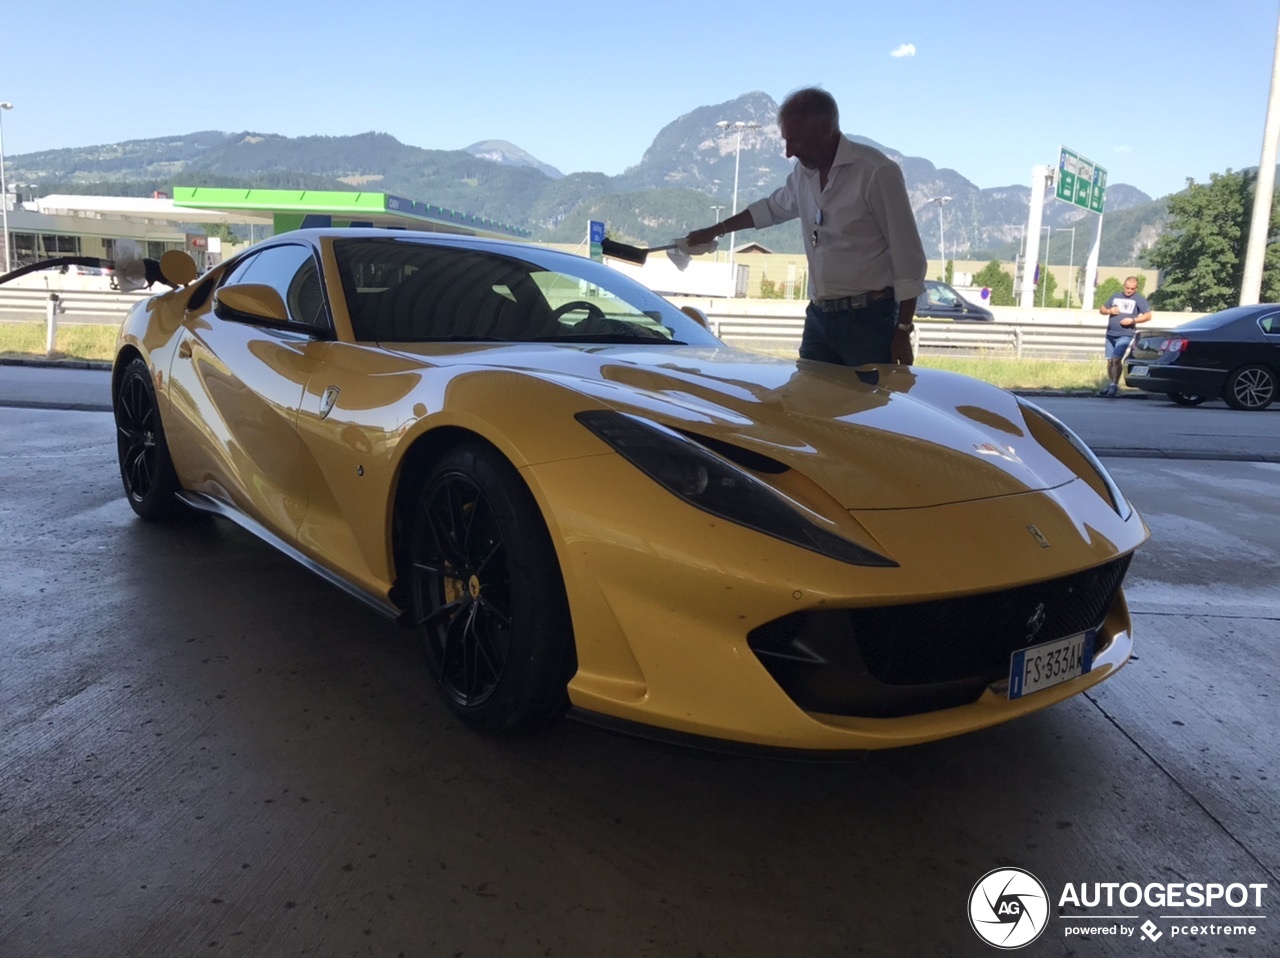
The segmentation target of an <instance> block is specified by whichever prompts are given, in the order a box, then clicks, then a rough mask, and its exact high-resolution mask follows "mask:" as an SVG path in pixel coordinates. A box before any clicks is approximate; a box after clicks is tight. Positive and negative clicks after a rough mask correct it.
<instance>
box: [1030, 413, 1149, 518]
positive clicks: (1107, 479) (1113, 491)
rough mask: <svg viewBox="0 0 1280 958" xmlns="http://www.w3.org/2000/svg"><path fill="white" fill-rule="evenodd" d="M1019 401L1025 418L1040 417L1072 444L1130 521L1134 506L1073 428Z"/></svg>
mask: <svg viewBox="0 0 1280 958" xmlns="http://www.w3.org/2000/svg"><path fill="white" fill-rule="evenodd" d="M1017 400H1018V405H1020V406H1021V407H1022V408H1023V410H1024V413H1023V414H1024V416H1025V415H1026V414H1027V413H1030V414H1031V415H1033V416H1036V417H1038V418H1039V419H1040V420H1041V421H1043V422H1045V423H1047V424H1048V425H1050V426H1052V427H1053V428H1054V429H1055V430H1057V431H1058V432H1059V433H1060V434H1061V435H1062V437H1063V438H1064V439H1066V440H1067V442H1069V443H1070V444H1071V448H1073V449H1074V450H1075V451H1076V452H1078V453H1079V454H1080V456H1081V457H1082V458H1083V459H1084V460H1085V462H1087V463H1088V464H1089V465H1090V466H1091V467H1092V468H1093V470H1094V471H1095V472H1097V474H1098V478H1099V479H1101V480H1102V485H1103V487H1104V488H1105V489H1106V494H1107V498H1108V499H1110V500H1111V507H1112V508H1113V509H1115V511H1116V514H1117V515H1119V516H1120V518H1121V519H1124V520H1126V521H1128V519H1129V517H1130V516H1131V515H1133V506H1131V505H1130V504H1129V500H1128V499H1126V498H1125V495H1124V493H1123V492H1121V491H1120V487H1119V486H1117V485H1116V481H1115V480H1114V479H1112V478H1111V473H1109V472H1107V467H1106V466H1104V465H1103V464H1102V462H1101V460H1099V459H1098V457H1097V456H1095V455H1094V454H1093V450H1092V449H1090V448H1089V447H1088V446H1087V445H1085V442H1084V440H1083V439H1081V438H1080V437H1079V436H1077V435H1076V434H1075V433H1074V432H1073V431H1072V430H1071V428H1070V427H1069V426H1068V425H1067V424H1066V423H1064V422H1063V421H1062V420H1060V419H1059V418H1058V417H1057V416H1054V415H1053V414H1051V413H1049V412H1046V411H1045V410H1044V409H1041V408H1040V407H1039V406H1037V405H1036V404H1035V403H1033V402H1030V401H1028V400H1026V399H1023V398H1022V397H1021V396H1018V397H1017ZM1027 425H1028V426H1030V425H1031V423H1030V422H1028V423H1027ZM1033 434H1034V431H1033Z"/></svg>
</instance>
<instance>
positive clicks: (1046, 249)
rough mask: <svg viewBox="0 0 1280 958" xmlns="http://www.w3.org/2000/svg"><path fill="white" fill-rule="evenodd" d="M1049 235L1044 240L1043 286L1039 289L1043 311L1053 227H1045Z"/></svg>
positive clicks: (1046, 291) (1047, 288)
mask: <svg viewBox="0 0 1280 958" xmlns="http://www.w3.org/2000/svg"><path fill="white" fill-rule="evenodd" d="M1044 229H1046V230H1048V231H1049V235H1048V236H1046V237H1045V240H1044V284H1043V285H1042V286H1041V287H1040V308H1041V309H1044V298H1045V295H1046V294H1047V293H1048V292H1049V244H1050V243H1052V242H1053V227H1052V226H1046V227H1044Z"/></svg>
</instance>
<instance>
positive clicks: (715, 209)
mask: <svg viewBox="0 0 1280 958" xmlns="http://www.w3.org/2000/svg"><path fill="white" fill-rule="evenodd" d="M716 182H717V183H719V182H720V181H719V180H716ZM722 209H724V204H723V203H713V204H712V205H711V215H712V216H714V217H715V219H714V220H712V222H714V223H719V222H720V211H721V210H722ZM716 262H717V263H718V262H720V254H719V253H716Z"/></svg>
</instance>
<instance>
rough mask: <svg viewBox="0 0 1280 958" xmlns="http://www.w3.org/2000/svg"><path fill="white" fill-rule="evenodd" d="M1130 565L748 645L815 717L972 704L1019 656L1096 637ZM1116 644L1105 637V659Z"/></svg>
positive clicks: (769, 632) (822, 620)
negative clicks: (1070, 639)
mask: <svg viewBox="0 0 1280 958" xmlns="http://www.w3.org/2000/svg"><path fill="white" fill-rule="evenodd" d="M1129 559H1130V556H1127V555H1126V556H1121V557H1120V558H1118V559H1115V560H1113V561H1112V562H1108V563H1107V564H1105V565H1101V566H1096V567H1094V568H1092V569H1086V570H1085V571H1083V572H1077V573H1074V574H1072V575H1069V576H1064V577H1062V578H1059V579H1052V580H1050V581H1047V582H1037V583H1034V584H1032V585H1025V586H1019V587H1017V588H1014V589H1006V590H1002V591H999V592H985V593H981V594H979V595H969V596H961V597H959V598H954V599H940V600H935V601H930V602H913V603H907V604H903V605H886V606H875V607H871V608H861V609H840V610H831V611H813V612H796V613H792V614H791V615H787V616H784V617H782V618H780V619H776V620H774V621H772V622H767V623H765V624H764V625H761V626H760V627H758V628H756V629H753V630H752V631H751V632H750V633H749V634H748V636H747V641H748V644H749V645H750V647H751V649H752V650H753V651H754V652H755V653H756V656H757V657H758V658H759V659H760V662H761V663H762V664H763V665H764V667H765V668H766V669H768V670H769V673H770V674H771V675H772V676H773V678H774V679H775V681H777V682H778V684H779V685H781V686H782V688H783V689H784V690H785V691H786V692H787V694H788V695H789V696H791V698H792V699H793V700H794V701H795V702H796V704H797V705H799V706H800V707H801V708H804V709H806V710H809V711H815V712H828V713H832V714H837V715H862V716H891V715H909V714H916V713H919V712H928V711H934V710H936V709H940V708H949V707H952V706H955V705H961V704H965V703H966V702H972V701H973V700H974V699H976V698H977V697H978V696H980V695H981V694H982V691H983V689H985V688H986V686H988V685H990V684H991V683H992V682H995V681H997V680H998V679H1000V678H1003V677H1005V676H1007V675H1008V672H1009V659H1010V656H1011V655H1012V654H1013V653H1014V652H1015V651H1016V650H1018V649H1022V648H1026V647H1028V646H1032V645H1037V644H1039V643H1041V642H1048V641H1051V640H1053V639H1060V638H1063V637H1065V636H1069V635H1075V634H1078V633H1080V632H1085V631H1088V630H1089V629H1096V628H1098V627H1099V626H1101V624H1102V622H1103V620H1104V619H1105V618H1106V615H1107V610H1108V609H1110V608H1111V605H1112V603H1113V602H1114V601H1115V598H1116V593H1117V591H1118V590H1119V588H1120V583H1121V582H1122V581H1123V580H1124V575H1125V572H1126V571H1127V569H1128V567H1129ZM1108 641H1109V637H1108V636H1099V638H1098V651H1101V650H1102V649H1103V648H1105V647H1106V644H1107V642H1108Z"/></svg>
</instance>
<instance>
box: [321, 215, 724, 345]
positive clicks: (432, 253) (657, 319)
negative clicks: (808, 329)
mask: <svg viewBox="0 0 1280 958" xmlns="http://www.w3.org/2000/svg"><path fill="white" fill-rule="evenodd" d="M334 254H335V256H336V258H337V261H338V267H339V271H340V274H341V277H342V287H343V293H344V296H345V298H346V302H347V309H348V312H349V313H350V316H351V322H352V325H353V326H354V327H355V334H356V338H357V339H359V340H361V341H375V342H403V343H424V342H457V341H482V342H575V343H644V344H652V345H664V344H665V345H683V344H696V345H715V344H717V343H718V340H716V339H715V337H714V336H712V335H711V333H710V332H708V331H707V330H706V329H704V328H703V327H702V326H700V325H699V324H698V323H696V322H695V321H694V320H692V319H690V318H689V317H688V316H686V315H685V314H684V313H682V312H681V311H680V310H678V309H676V308H675V307H674V306H672V305H671V304H670V303H668V302H667V301H666V300H664V299H662V298H661V297H660V296H658V295H656V294H655V293H653V292H652V291H650V290H649V289H647V288H646V287H644V286H641V285H640V284H639V283H636V282H634V281H632V280H630V279H628V278H627V277H625V276H622V275H621V274H619V273H616V272H614V271H613V270H611V269H608V268H607V267H605V266H603V265H601V264H599V263H596V262H593V261H592V260H589V259H585V258H583V257H581V256H573V255H570V254H567V253H558V252H555V251H551V250H545V249H539V248H536V247H530V248H529V249H528V251H525V250H522V249H516V250H513V249H510V248H508V247H499V248H497V249H494V248H486V247H483V246H478V245H464V244H461V243H459V244H458V245H452V244H449V243H447V242H440V241H430V242H427V241H422V240H417V239H412V238H408V237H405V238H385V237H370V238H353V239H342V240H338V241H337V242H335V243H334Z"/></svg>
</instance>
